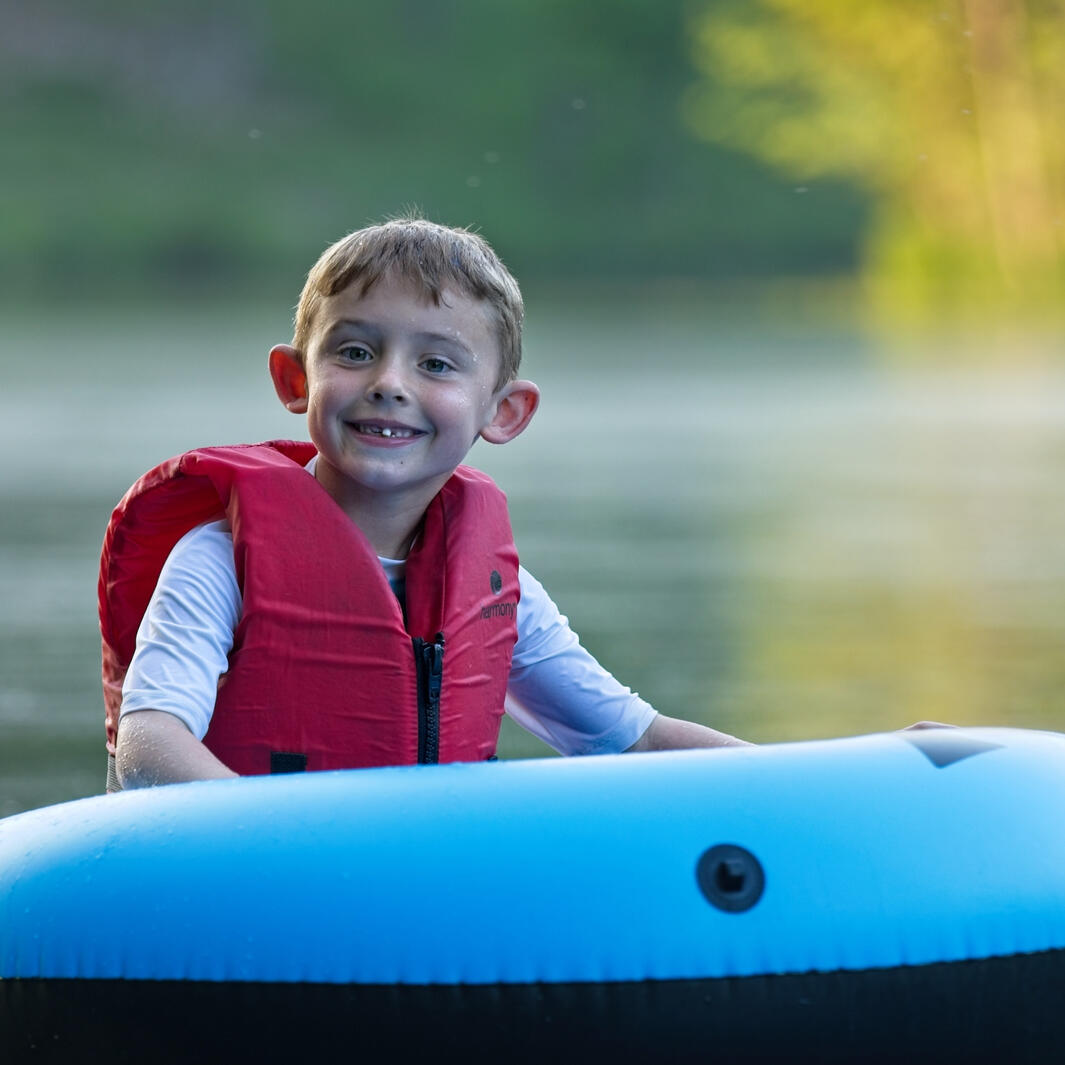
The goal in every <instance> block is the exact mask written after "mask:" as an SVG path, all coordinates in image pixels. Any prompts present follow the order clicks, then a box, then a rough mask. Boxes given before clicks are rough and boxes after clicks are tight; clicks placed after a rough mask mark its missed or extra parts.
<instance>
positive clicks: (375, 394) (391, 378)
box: [366, 358, 407, 403]
mask: <svg viewBox="0 0 1065 1065" xmlns="http://www.w3.org/2000/svg"><path fill="white" fill-rule="evenodd" d="M366 398H367V399H370V400H373V401H374V402H375V403H389V402H391V403H404V402H406V400H407V384H406V381H405V380H404V376H403V371H402V368H401V367H400V366H399V364H398V360H396V359H389V358H384V359H381V360H380V361H379V362H377V363H376V364H375V366H374V371H373V373H372V374H371V375H370V379H369V381H367V383H366Z"/></svg>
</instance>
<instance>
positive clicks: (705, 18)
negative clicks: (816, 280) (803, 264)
mask: <svg viewBox="0 0 1065 1065" xmlns="http://www.w3.org/2000/svg"><path fill="white" fill-rule="evenodd" d="M692 40H693V47H694V49H695V59H696V62H697V64H698V67H699V69H700V70H701V71H702V73H703V78H702V80H701V82H700V83H699V84H698V85H696V86H693V88H692V90H691V92H690V93H689V95H688V97H687V98H686V100H685V101H684V111H685V115H686V118H687V120H688V122H689V124H690V125H691V127H692V128H693V129H694V130H696V131H697V132H698V133H699V134H700V135H702V136H704V137H706V138H708V139H711V140H714V141H717V142H720V143H723V144H726V145H729V146H732V147H734V148H738V149H741V150H744V151H747V152H750V153H752V154H754V155H756V156H758V157H759V158H762V159H764V160H766V161H767V162H769V163H771V164H773V165H774V166H776V167H778V168H780V169H781V170H783V171H785V172H786V173H788V174H790V175H793V176H795V177H796V178H797V179H801V180H810V179H813V178H816V177H823V176H842V177H844V178H847V179H849V180H852V181H854V182H856V183H858V184H859V185H861V186H862V187H863V188H865V189H866V190H867V191H868V192H869V194H870V196H871V198H872V201H873V204H874V218H873V223H872V225H871V228H870V232H869V234H868V235H867V240H866V243H865V262H866V270H867V273H868V274H869V276H870V277H871V278H872V280H873V282H874V283H873V284H872V285H871V286H870V289H871V291H878V292H880V293H891V292H893V293H895V294H896V296H897V295H898V294H900V293H909V294H910V296H909V297H907V298H911V297H916V299H917V303H918V304H927V303H930V302H932V303H937V304H938V303H939V302H940V301H946V303H948V304H950V303H957V304H965V303H971V302H974V301H976V302H979V303H982V304H986V303H987V301H988V300H989V299H992V300H998V301H999V302H1002V303H1005V304H1014V305H1018V306H1021V305H1024V304H1026V303H1028V302H1035V303H1040V302H1046V301H1047V300H1048V299H1060V296H1061V293H1062V290H1063V287H1065V135H1063V133H1065V131H1063V128H1062V122H1063V115H1065V5H1063V4H1061V3H1060V2H1058V3H1051V2H1048V0H944V2H942V3H938V4H935V5H929V4H928V3H926V2H920V0H862V3H861V4H849V3H839V2H837V0H747V2H745V3H743V4H736V5H732V4H725V5H722V4H720V3H718V4H715V5H713V6H712V7H710V8H708V9H707V10H705V11H704V12H703V13H701V14H699V15H698V16H696V17H695V19H694V21H693V25H692ZM922 293H924V295H922ZM932 293H934V294H935V298H934V300H930V299H929V298H928V297H929V296H930V295H931V294H932ZM889 302H890V301H889Z"/></svg>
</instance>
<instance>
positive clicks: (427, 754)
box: [413, 632, 444, 765]
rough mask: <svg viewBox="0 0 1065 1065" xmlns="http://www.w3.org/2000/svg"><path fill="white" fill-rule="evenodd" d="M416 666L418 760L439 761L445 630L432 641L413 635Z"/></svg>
mask: <svg viewBox="0 0 1065 1065" xmlns="http://www.w3.org/2000/svg"><path fill="white" fill-rule="evenodd" d="M413 643H414V663H415V665H416V666H417V667H418V762H419V764H432V765H435V764H436V763H437V762H439V761H440V688H441V685H442V684H443V679H444V634H443V633H442V632H438V633H437V634H436V639H435V640H433V641H430V640H423V639H422V638H421V637H420V636H415V637H413Z"/></svg>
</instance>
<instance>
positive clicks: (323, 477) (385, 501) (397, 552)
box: [315, 459, 447, 558]
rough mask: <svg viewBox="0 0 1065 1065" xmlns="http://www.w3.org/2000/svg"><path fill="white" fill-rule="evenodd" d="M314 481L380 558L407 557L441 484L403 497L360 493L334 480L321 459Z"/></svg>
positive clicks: (338, 479) (401, 495)
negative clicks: (357, 528) (315, 480)
mask: <svg viewBox="0 0 1065 1065" xmlns="http://www.w3.org/2000/svg"><path fill="white" fill-rule="evenodd" d="M315 478H316V479H317V481H318V483H319V484H320V485H321V486H322V487H323V488H324V489H325V490H326V491H327V492H328V493H329V494H330V495H331V496H332V497H333V499H334V500H335V502H336V503H337V505H338V506H339V507H340V509H341V510H343V511H344V513H345V514H347V516H348V517H349V518H350V519H351V520H352V521H353V522H354V523H355V524H356V525H357V526H358V527H359V529H360V530H361V532H362V534H363V535H364V536H365V537H366V539H367V540H369V541H370V546H371V547H372V548H373V550H374V553H375V554H376V555H378V556H379V557H381V558H406V557H407V553H408V552H409V551H410V548H411V544H412V543H413V542H414V538H415V536H416V535H417V532H418V529H419V527H420V526H421V523H422V518H423V517H424V516H425V511H426V509H427V508H428V506H429V504H430V503H431V502H432V500H433V497H434V496H435V495H436V493H437V492H439V491H440V489H441V488H442V487H443V484H444V482H443V481H441V483H440V484H430V485H428V486H425V487H424V488H422V489H421V490H411V491H409V492H405V493H394V494H385V493H377V492H364V491H360V490H358V489H356V488H353V487H352V485H351V484H350V483H349V482H347V481H346V480H345V479H344V478H341V477H338V476H337V475H336V472H335V471H333V470H331V469H330V467H328V466H327V465H326V464H325V463H323V462H322V461H321V459H319V461H318V464H317V466H316V468H315ZM446 479H447V478H444V481H446Z"/></svg>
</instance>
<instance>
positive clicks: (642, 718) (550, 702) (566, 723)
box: [506, 568, 656, 754]
mask: <svg viewBox="0 0 1065 1065" xmlns="http://www.w3.org/2000/svg"><path fill="white" fill-rule="evenodd" d="M518 579H519V582H520V585H521V598H520V600H519V602H518V619H517V620H518V642H517V644H516V645H515V647H514V657H513V660H512V662H511V667H510V680H509V683H508V685H507V701H506V709H507V713H508V714H509V715H510V716H511V717H512V718H513V719H514V720H515V721H516V722H517V723H518V724H519V725H521V726H522V728H524V729H526V730H527V731H529V732H531V733H532V734H533V735H534V736H536V737H537V738H539V739H541V740H543V741H544V742H545V743H547V744H548V745H549V746H551V747H553V748H554V749H555V750H556V751H558V752H559V753H561V754H609V753H617V752H620V751H624V750H625V749H626V748H628V747H631V746H632V745H633V744H634V743H635V742H636V741H637V740H638V739H639V738H640V737H641V736H642V735H643V734H644V732H645V731H646V730H647V728H648V726H649V725H650V724H651V722H652V721H653V720H654V718H655V715H656V711H655V709H654V707H652V706H651V705H650V704H649V703H647V702H645V701H644V700H643V699H641V698H640V697H639V695H637V694H636V693H635V692H633V691H631V690H630V689H629V688H626V687H625V686H624V685H623V684H621V683H620V682H619V681H618V680H616V679H615V678H614V677H613V676H612V675H611V674H610V673H609V672H607V670H605V669H604V668H603V667H602V666H601V665H600V664H599V663H598V662H597V661H596V660H595V659H594V658H593V657H592V656H591V655H590V654H589V653H588V652H587V651H586V650H585V649H584V648H583V647H582V646H581V644H580V641H579V640H578V638H577V634H576V633H575V632H574V631H573V630H572V629H571V628H570V627H569V621H568V620H567V619H566V617H565V616H564V615H563V614H560V613H559V610H558V607H557V606H555V604H554V602H553V601H552V600H551V597H550V596H549V595H548V594H547V592H546V591H545V590H544V587H543V585H542V584H540V582H539V581H537V580H536V579H535V578H534V577H533V576H531V575H530V574H529V573H528V572H527V571H526V570H525V569H524V568H519V571H518Z"/></svg>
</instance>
